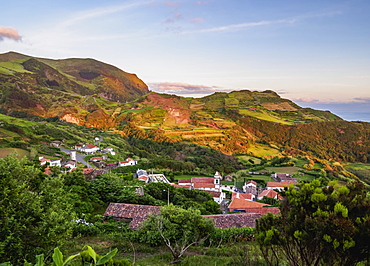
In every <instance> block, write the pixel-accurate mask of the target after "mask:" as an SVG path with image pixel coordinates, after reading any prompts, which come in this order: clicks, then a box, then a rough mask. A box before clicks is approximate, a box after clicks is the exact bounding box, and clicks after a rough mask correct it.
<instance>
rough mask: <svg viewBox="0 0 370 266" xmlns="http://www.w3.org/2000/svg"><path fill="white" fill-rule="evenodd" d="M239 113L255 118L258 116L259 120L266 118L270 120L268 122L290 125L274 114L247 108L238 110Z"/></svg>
mask: <svg viewBox="0 0 370 266" xmlns="http://www.w3.org/2000/svg"><path fill="white" fill-rule="evenodd" d="M239 113H240V114H241V115H247V116H252V117H255V118H258V119H261V120H266V121H270V122H275V123H280V124H286V125H291V123H290V122H288V121H285V120H283V119H280V118H278V117H275V116H271V115H269V114H268V113H261V112H255V111H252V110H247V109H242V110H239Z"/></svg>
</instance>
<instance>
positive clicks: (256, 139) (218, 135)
mask: <svg viewBox="0 0 370 266" xmlns="http://www.w3.org/2000/svg"><path fill="white" fill-rule="evenodd" d="M0 113H3V114H6V115H10V116H14V117H19V118H28V119H33V120H35V121H37V119H38V118H40V117H44V118H49V120H50V121H58V120H62V121H67V122H71V123H74V124H77V125H81V126H86V127H93V128H98V129H103V130H112V131H114V132H116V133H119V134H120V135H122V136H126V137H129V136H134V137H135V138H147V139H151V140H153V141H156V142H163V141H165V142H169V143H171V142H172V143H175V142H187V143H189V142H190V143H194V144H197V145H200V146H206V147H209V148H212V149H216V150H218V151H221V152H222V153H224V154H229V155H232V154H244V155H251V156H255V157H266V158H271V157H273V156H282V155H313V156H317V157H319V158H325V159H335V160H342V161H360V162H368V161H370V145H369V142H368V139H369V131H370V129H369V124H368V123H355V122H347V121H344V120H343V119H341V118H340V117H338V116H336V115H334V114H332V113H330V112H328V111H318V110H314V109H310V108H302V107H300V106H298V105H297V104H295V103H294V102H292V101H290V100H288V99H284V98H281V97H280V96H279V95H278V94H277V93H275V92H273V91H270V90H267V91H263V92H257V91H249V90H242V91H234V92H230V93H222V92H218V93H214V94H212V95H209V96H206V97H203V98H186V97H179V96H176V95H166V94H159V93H154V92H149V90H148V88H147V86H146V85H145V84H144V83H143V82H142V81H141V80H140V79H138V78H137V76H136V75H133V74H129V73H126V72H124V71H122V70H120V69H118V68H116V67H114V66H111V65H108V64H105V63H102V62H99V61H97V60H94V59H63V60H52V59H42V58H34V57H30V56H27V55H22V54H17V53H14V52H10V53H6V54H1V55H0Z"/></svg>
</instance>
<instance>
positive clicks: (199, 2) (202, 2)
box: [197, 1, 208, 5]
mask: <svg viewBox="0 0 370 266" xmlns="http://www.w3.org/2000/svg"><path fill="white" fill-rule="evenodd" d="M207 4H208V2H207V1H197V5H207Z"/></svg>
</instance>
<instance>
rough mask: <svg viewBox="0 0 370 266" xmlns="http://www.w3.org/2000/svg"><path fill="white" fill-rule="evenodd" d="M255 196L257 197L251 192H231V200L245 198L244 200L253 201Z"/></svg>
mask: <svg viewBox="0 0 370 266" xmlns="http://www.w3.org/2000/svg"><path fill="white" fill-rule="evenodd" d="M254 198H255V197H254V195H253V194H250V193H238V192H233V193H232V194H231V200H233V199H243V200H250V201H253V200H254Z"/></svg>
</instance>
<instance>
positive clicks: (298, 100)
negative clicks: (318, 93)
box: [292, 97, 319, 103]
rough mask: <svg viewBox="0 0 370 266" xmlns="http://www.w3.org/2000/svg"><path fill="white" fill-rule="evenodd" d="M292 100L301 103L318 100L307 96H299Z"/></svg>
mask: <svg viewBox="0 0 370 266" xmlns="http://www.w3.org/2000/svg"><path fill="white" fill-rule="evenodd" d="M292 101H295V102H301V103H317V102H319V100H316V99H312V98H308V97H303V98H299V99H292Z"/></svg>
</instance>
